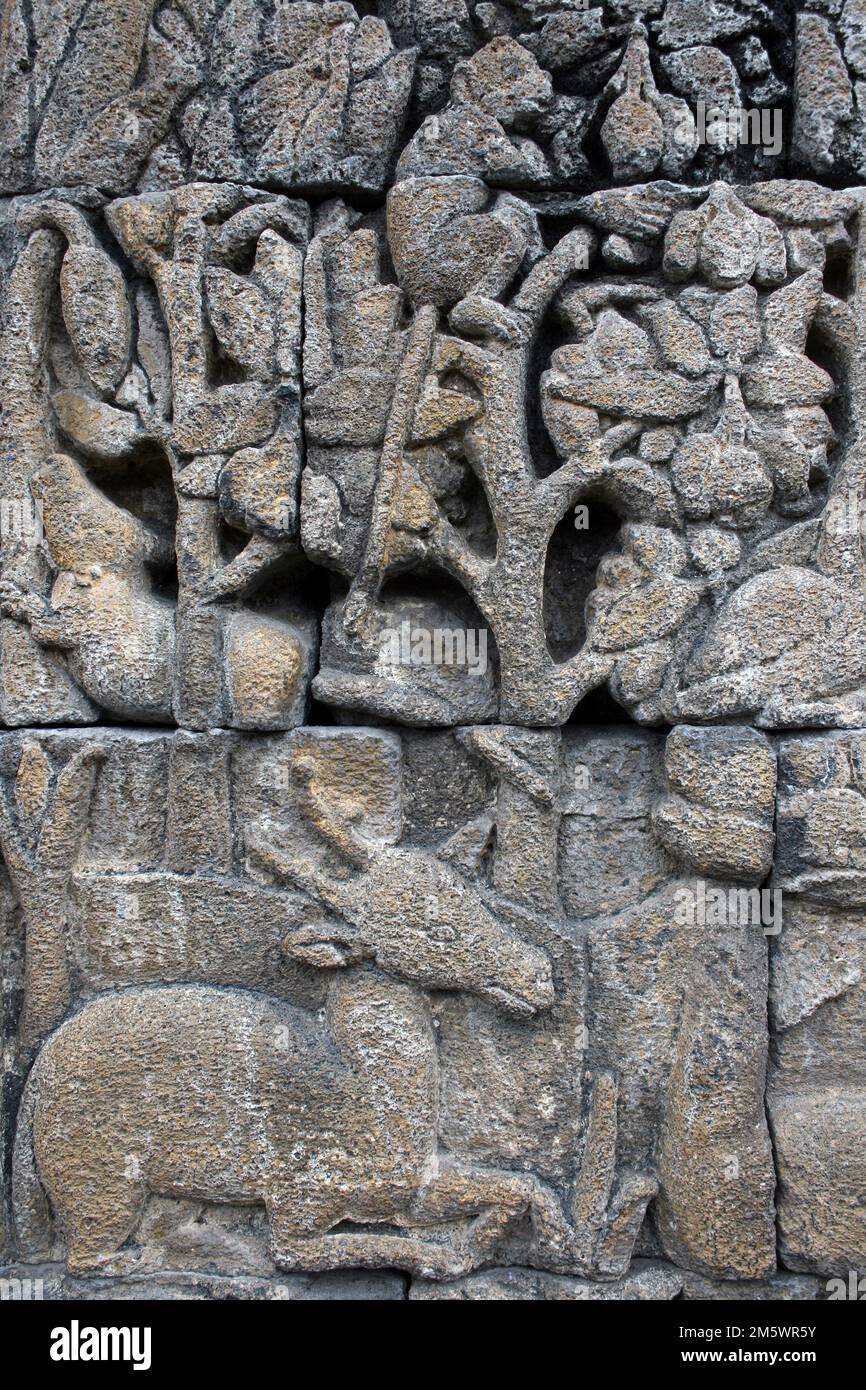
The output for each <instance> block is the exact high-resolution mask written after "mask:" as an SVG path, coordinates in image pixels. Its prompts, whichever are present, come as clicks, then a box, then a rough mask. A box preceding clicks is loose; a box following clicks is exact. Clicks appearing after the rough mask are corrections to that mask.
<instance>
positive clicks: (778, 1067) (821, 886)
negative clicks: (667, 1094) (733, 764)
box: [768, 733, 866, 1277]
mask: <svg viewBox="0 0 866 1390" xmlns="http://www.w3.org/2000/svg"><path fill="white" fill-rule="evenodd" d="M862 755H863V738H862V735H859V734H856V733H851V734H825V735H818V736H814V735H813V736H811V737H809V736H801V737H798V738H789V739H785V740H783V741H782V742H781V744H780V749H779V772H780V784H779V793H780V798H779V813H778V831H779V846H778V860H777V869H776V873H777V879H778V882H779V884H780V885H781V888H782V890H783V891H784V893H785V895H786V909H785V929H784V931H783V932H782V933H781V935H780V936H779V937H778V939H777V940H775V941H774V942H773V945H772V956H771V980H770V1009H771V1022H772V1026H773V1028H774V1031H775V1034H776V1044H775V1049H774V1065H773V1068H772V1071H771V1075H770V1089H769V1096H768V1101H769V1114H770V1120H771V1125H772V1130H773V1141H774V1146H775V1151H776V1160H777V1164H778V1171H779V1240H780V1251H781V1255H782V1258H783V1260H784V1262H785V1264H786V1265H787V1266H788V1268H789V1269H798V1270H805V1271H807V1272H810V1273H816V1274H823V1275H837V1276H838V1275H842V1276H843V1277H844V1276H846V1275H847V1271H848V1270H849V1269H859V1268H860V1267H861V1266H862V1265H863V1263H864V1261H866V1224H864V1211H863V1202H862V1193H863V1181H864V1163H863V1153H864V1147H863V1134H864V1124H866V1096H864V1091H863V1041H862V1040H863V1029H864V1025H866V953H864V952H866V939H864V931H863V903H864V892H863V888H862V886H861V882H860V880H861V870H860V860H861V857H862V854H863V850H862V849H861V848H860V840H861V839H862V833H861V831H860V829H859V826H860V823H861V815H860V806H861V805H862V804H866V803H863V797H862V794H861V785H862V784H861V780H860V767H861V765H862Z"/></svg>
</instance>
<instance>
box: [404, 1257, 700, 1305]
mask: <svg viewBox="0 0 866 1390" xmlns="http://www.w3.org/2000/svg"><path fill="white" fill-rule="evenodd" d="M682 1287H683V1275H682V1274H681V1273H680V1272H679V1270H675V1269H673V1268H671V1266H669V1265H668V1266H665V1265H653V1264H649V1263H647V1262H644V1261H642V1260H636V1261H635V1263H634V1265H633V1266H632V1269H631V1271H630V1273H629V1274H628V1275H627V1276H626V1278H625V1279H620V1280H618V1281H617V1282H616V1283H615V1284H591V1283H588V1282H587V1281H586V1280H584V1279H567V1278H565V1277H564V1276H563V1275H561V1274H540V1273H538V1271H536V1270H531V1269H489V1270H487V1271H486V1272H485V1273H484V1274H470V1275H467V1276H466V1278H465V1279H460V1280H458V1281H455V1282H453V1283H444V1284H435V1283H432V1282H431V1281H430V1280H427V1279H413V1280H412V1283H411V1285H410V1287H409V1298H410V1299H416V1300H421V1301H429V1300H430V1299H449V1300H452V1301H454V1302H464V1303H469V1302H476V1301H479V1300H481V1301H484V1302H493V1303H497V1302H508V1301H514V1302H527V1301H532V1302H540V1303H564V1302H577V1303H583V1302H596V1301H598V1300H599V1299H602V1300H605V1301H612V1302H617V1303H619V1302H645V1301H648V1300H653V1301H655V1300H659V1299H668V1298H676V1297H677V1295H678V1294H679V1293H680V1291H681V1289H682Z"/></svg>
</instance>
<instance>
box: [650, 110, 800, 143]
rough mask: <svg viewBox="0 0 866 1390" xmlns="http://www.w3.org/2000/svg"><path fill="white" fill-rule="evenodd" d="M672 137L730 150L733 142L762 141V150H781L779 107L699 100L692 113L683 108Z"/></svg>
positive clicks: (680, 141)
mask: <svg viewBox="0 0 866 1390" xmlns="http://www.w3.org/2000/svg"><path fill="white" fill-rule="evenodd" d="M674 139H675V140H676V141H677V143H678V144H681V145H694V144H695V143H697V144H699V145H709V146H710V148H711V149H716V150H719V151H721V150H729V149H732V148H733V147H734V146H735V145H761V146H763V149H764V153H765V154H780V153H781V150H782V111H781V108H780V107H778V106H774V107H762V108H758V107H749V108H748V109H746V108H745V107H743V106H707V104H706V102H705V101H699V102H698V104H697V107H696V110H695V114H694V116H693V115H692V113H691V111H685V112H684V113H683V115H682V116H681V118H680V120H679V121H678V122H677V127H676V130H675V131H674Z"/></svg>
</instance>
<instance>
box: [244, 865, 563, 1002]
mask: <svg viewBox="0 0 866 1390" xmlns="http://www.w3.org/2000/svg"><path fill="white" fill-rule="evenodd" d="M273 862H274V861H273V859H272V858H271V861H270V864H271V867H273ZM286 876H287V877H291V876H292V875H291V871H290V870H289V872H288V873H287V874H286ZM339 893H342V894H343V895H344V899H343V902H342V903H339V906H338V894H339ZM322 899H323V900H325V894H324V893H323V894H322ZM327 900H328V903H329V906H330V907H333V908H336V909H337V910H338V911H340V915H339V916H331V915H329V916H327V917H321V916H319V915H317V916H316V917H315V919H308V920H307V921H306V922H305V924H304V925H303V926H301V927H299V928H297V929H295V930H294V931H292V932H291V933H290V934H289V935H288V937H287V938H286V940H285V942H284V946H283V949H284V951H285V953H286V955H287V956H289V957H290V958H291V959H293V960H296V961H300V962H303V963H305V964H307V965H314V966H318V967H325V968H335V967H341V966H348V965H354V964H356V963H359V962H361V961H373V962H375V964H376V965H378V966H379V968H380V969H381V970H383V971H385V972H386V973H387V974H389V975H394V976H396V977H398V978H399V979H402V980H407V981H409V982H410V983H413V984H418V985H421V986H423V987H424V988H426V989H434V990H465V991H466V992H467V993H470V994H477V995H479V996H481V997H482V998H486V999H489V1000H491V1001H492V1002H493V1003H495V1004H496V1005H498V1006H499V1007H500V1008H502V1009H504V1010H505V1011H506V1012H507V1013H509V1014H512V1015H514V1016H515V1017H518V1018H529V1017H532V1015H534V1014H536V1013H538V1012H539V1011H541V1010H544V1009H547V1008H549V1007H550V1005H551V1004H552V1003H553V997H554V990H553V978H552V974H551V967H550V961H549V959H548V957H547V955H546V954H545V952H544V951H541V950H539V949H538V948H537V947H535V946H532V945H530V944H528V943H527V942H525V941H522V940H521V939H520V938H519V937H518V936H516V935H515V934H514V933H513V932H511V931H510V930H509V929H508V927H507V926H506V925H505V924H504V923H501V922H500V921H499V920H498V919H497V918H496V917H494V916H493V914H492V913H491V912H490V911H489V910H488V909H487V907H486V906H485V904H484V902H483V900H482V898H481V896H480V894H479V893H478V892H477V891H476V890H475V889H474V888H472V887H471V886H470V885H469V884H467V883H466V882H465V880H464V879H462V878H461V877H460V875H459V874H458V873H456V872H455V870H454V869H452V868H451V867H450V865H446V864H443V863H442V862H441V861H439V860H437V859H435V858H434V857H433V856H432V855H429V854H425V853H423V852H421V851H419V850H407V849H398V848H388V849H384V850H380V851H379V852H378V853H377V854H375V856H374V857H373V858H372V860H371V863H370V865H369V867H368V868H367V869H366V870H364V871H363V872H362V873H360V874H358V875H357V876H356V877H355V878H354V879H353V880H350V881H349V882H346V883H344V884H342V885H341V886H340V889H339V890H338V893H337V894H335V893H334V892H333V891H329V892H328V895H327ZM340 909H342V910H340Z"/></svg>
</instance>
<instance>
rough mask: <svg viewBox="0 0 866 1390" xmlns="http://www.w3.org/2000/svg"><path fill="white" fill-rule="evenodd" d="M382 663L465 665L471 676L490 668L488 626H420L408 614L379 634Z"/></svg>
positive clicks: (481, 674) (478, 674) (380, 659)
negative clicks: (401, 620) (396, 624)
mask: <svg viewBox="0 0 866 1390" xmlns="http://www.w3.org/2000/svg"><path fill="white" fill-rule="evenodd" d="M379 662H380V665H382V666H415V667H418V666H453V667H463V668H464V669H465V670H466V672H467V673H468V674H469V675H470V676H483V675H484V673H485V671H486V670H487V629H486V628H483V627H478V628H476V627H455V628H452V627H417V626H416V625H415V624H414V623H411V622H410V621H409V620H408V618H404V620H403V622H402V623H401V624H400V626H399V627H398V628H396V627H386V628H384V629H383V631H382V633H381V634H380V636H379Z"/></svg>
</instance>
